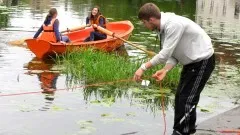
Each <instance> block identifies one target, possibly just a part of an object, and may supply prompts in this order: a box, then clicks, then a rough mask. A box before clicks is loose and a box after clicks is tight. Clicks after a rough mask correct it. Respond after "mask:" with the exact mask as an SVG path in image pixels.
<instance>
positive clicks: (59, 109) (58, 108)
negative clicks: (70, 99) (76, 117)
mask: <svg viewBox="0 0 240 135" xmlns="http://www.w3.org/2000/svg"><path fill="white" fill-rule="evenodd" d="M51 109H52V110H54V111H63V110H64V109H63V108H61V107H59V106H56V105H54V106H52V108H51Z"/></svg>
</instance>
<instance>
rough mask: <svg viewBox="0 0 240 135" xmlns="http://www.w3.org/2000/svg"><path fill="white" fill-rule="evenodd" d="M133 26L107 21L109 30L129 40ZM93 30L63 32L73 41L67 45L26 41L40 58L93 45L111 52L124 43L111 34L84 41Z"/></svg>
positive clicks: (124, 22)
mask: <svg viewBox="0 0 240 135" xmlns="http://www.w3.org/2000/svg"><path fill="white" fill-rule="evenodd" d="M133 28H134V26H133V24H132V23H131V22H130V21H119V22H109V23H107V29H108V30H110V31H112V32H114V33H115V34H116V35H118V36H119V37H121V38H124V39H126V40H128V38H129V36H130V34H131V33H132V31H133ZM91 31H93V28H92V27H89V28H86V29H83V30H78V31H73V32H69V33H66V34H63V35H67V36H68V37H69V38H70V40H71V43H67V44H66V45H63V44H62V43H51V42H47V41H44V40H38V39H27V40H25V41H26V43H27V46H28V48H29V49H30V50H31V51H32V52H33V53H34V54H35V55H36V57H38V58H40V59H42V58H44V57H46V56H49V55H53V54H63V53H64V52H66V50H73V49H75V48H79V47H82V48H84V47H85V48H86V47H93V48H96V49H98V50H102V51H107V52H110V51H114V50H116V49H117V48H119V47H120V46H121V45H123V41H122V40H121V39H118V38H113V37H110V36H108V37H107V39H104V40H98V41H91V42H83V40H84V39H86V38H87V37H88V36H89V35H90V32H91Z"/></svg>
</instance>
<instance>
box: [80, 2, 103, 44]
mask: <svg viewBox="0 0 240 135" xmlns="http://www.w3.org/2000/svg"><path fill="white" fill-rule="evenodd" d="M99 10H100V9H99V7H98V6H95V7H94V8H92V11H91V13H90V15H89V16H88V17H87V18H86V24H87V25H88V24H90V25H92V24H96V25H98V26H101V27H103V28H106V18H105V17H104V16H103V15H102V14H101V13H100V11H99ZM106 38H107V35H106V34H105V33H102V32H100V31H98V30H96V29H94V31H92V32H91V33H90V36H89V37H88V38H86V39H85V40H84V41H85V42H88V41H96V40H102V39H106Z"/></svg>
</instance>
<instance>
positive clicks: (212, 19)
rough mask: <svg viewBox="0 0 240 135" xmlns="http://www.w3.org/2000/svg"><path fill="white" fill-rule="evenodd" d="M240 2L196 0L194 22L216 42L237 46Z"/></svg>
mask: <svg viewBox="0 0 240 135" xmlns="http://www.w3.org/2000/svg"><path fill="white" fill-rule="evenodd" d="M239 9H240V1H238V0H224V1H219V0H198V1H197V8H196V22H197V23H198V24H199V25H200V26H201V27H203V28H204V29H205V30H206V31H207V33H208V34H210V35H211V37H212V38H213V39H215V40H216V41H218V42H224V43H233V44H239V43H240V40H239V37H240V32H239V31H240V19H239V11H240V10H239Z"/></svg>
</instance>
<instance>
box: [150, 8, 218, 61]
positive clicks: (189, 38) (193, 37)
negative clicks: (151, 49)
mask: <svg viewBox="0 0 240 135" xmlns="http://www.w3.org/2000/svg"><path fill="white" fill-rule="evenodd" d="M160 21H161V23H160V32H159V34H161V37H162V38H161V43H162V45H163V46H162V50H161V51H160V52H159V53H158V54H157V55H156V56H154V57H153V58H152V59H151V60H150V62H151V64H152V65H153V66H154V65H157V64H160V63H166V64H171V65H173V66H175V65H176V64H177V63H178V62H179V63H181V64H183V65H187V64H190V63H193V62H198V61H201V60H204V59H208V58H210V57H211V56H212V55H213V53H214V49H213V46H212V43H211V38H210V37H209V36H208V35H207V33H206V32H205V31H204V30H203V29H202V28H201V27H200V26H199V25H198V24H196V23H195V22H193V21H192V20H190V19H188V18H185V17H182V16H178V15H175V14H174V13H163V12H161V20H160Z"/></svg>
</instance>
